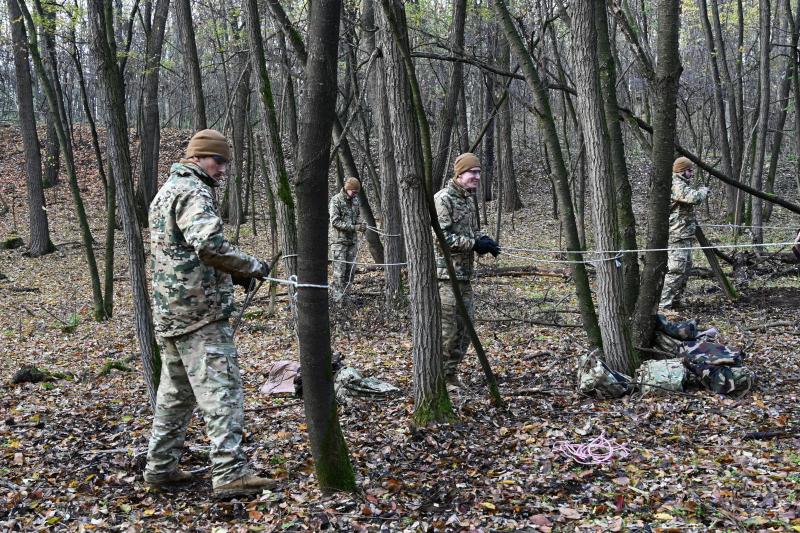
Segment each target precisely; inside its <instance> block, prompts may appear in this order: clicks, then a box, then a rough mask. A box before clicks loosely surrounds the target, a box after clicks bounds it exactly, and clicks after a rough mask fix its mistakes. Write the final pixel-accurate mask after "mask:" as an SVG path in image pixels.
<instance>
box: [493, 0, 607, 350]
mask: <svg viewBox="0 0 800 533" xmlns="http://www.w3.org/2000/svg"><path fill="white" fill-rule="evenodd" d="M494 8H495V11H496V12H497V14H498V17H499V18H500V20H501V23H502V27H503V32H504V33H505V35H506V38H507V39H508V42H509V44H510V46H511V51H512V53H513V54H514V56H515V57H516V58H517V61H518V62H519V63H520V64H521V65H522V71H523V73H524V75H525V81H526V82H527V83H528V86H529V87H530V89H531V91H532V92H533V99H534V105H535V108H536V109H537V112H538V118H539V123H540V125H541V126H542V136H543V137H544V141H545V145H546V146H547V149H548V153H549V156H550V162H551V166H552V169H553V176H554V178H555V188H556V195H557V197H558V212H559V217H560V220H561V225H562V228H563V229H564V232H565V233H566V238H567V250H568V252H567V257H568V258H569V260H570V261H574V263H572V264H571V265H570V266H571V270H572V275H573V279H574V280H575V292H576V293H577V296H578V307H579V308H580V311H581V318H582V320H583V327H584V329H585V330H586V334H587V336H588V337H589V344H590V345H592V346H594V347H601V346H602V339H601V336H600V328H599V326H598V324H597V315H596V314H595V310H594V303H593V301H592V293H591V290H590V289H589V277H588V275H587V273H586V266H585V265H584V264H583V263H582V261H583V259H584V258H583V254H581V253H580V252H581V244H580V240H579V238H578V228H577V226H576V225H575V214H574V210H573V208H572V199H571V198H570V189H569V181H568V180H569V177H568V175H567V167H566V165H565V164H564V154H563V152H562V151H561V144H560V142H559V139H558V133H557V132H556V124H555V120H554V118H553V112H552V109H551V108H550V97H549V95H548V94H547V90H546V89H545V86H544V84H543V83H542V80H541V78H540V77H539V73H538V71H537V69H536V66H535V64H534V62H533V58H532V57H531V55H530V53H529V52H528V50H527V49H526V48H525V45H524V44H523V43H522V38H521V37H520V35H519V33H518V31H517V28H516V26H514V21H513V19H512V18H511V14H510V13H509V11H508V8H507V6H506V3H505V0H494Z"/></svg>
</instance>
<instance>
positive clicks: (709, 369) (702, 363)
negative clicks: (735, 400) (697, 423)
mask: <svg viewBox="0 0 800 533" xmlns="http://www.w3.org/2000/svg"><path fill="white" fill-rule="evenodd" d="M684 351H685V353H686V355H685V356H684V358H683V363H684V365H685V366H686V367H687V368H688V369H689V370H690V371H691V374H692V377H693V378H694V380H696V381H697V383H699V384H700V385H702V386H703V387H705V388H707V389H709V390H712V391H714V392H716V393H717V394H728V395H731V394H732V395H737V396H741V395H742V394H745V393H746V392H747V391H749V390H750V388H751V387H752V386H753V383H754V382H755V374H754V373H753V372H752V371H751V370H750V369H748V368H747V367H745V366H743V365H742V352H735V351H733V350H731V349H730V348H728V347H727V346H724V345H722V344H719V343H716V342H709V341H696V342H687V343H684Z"/></svg>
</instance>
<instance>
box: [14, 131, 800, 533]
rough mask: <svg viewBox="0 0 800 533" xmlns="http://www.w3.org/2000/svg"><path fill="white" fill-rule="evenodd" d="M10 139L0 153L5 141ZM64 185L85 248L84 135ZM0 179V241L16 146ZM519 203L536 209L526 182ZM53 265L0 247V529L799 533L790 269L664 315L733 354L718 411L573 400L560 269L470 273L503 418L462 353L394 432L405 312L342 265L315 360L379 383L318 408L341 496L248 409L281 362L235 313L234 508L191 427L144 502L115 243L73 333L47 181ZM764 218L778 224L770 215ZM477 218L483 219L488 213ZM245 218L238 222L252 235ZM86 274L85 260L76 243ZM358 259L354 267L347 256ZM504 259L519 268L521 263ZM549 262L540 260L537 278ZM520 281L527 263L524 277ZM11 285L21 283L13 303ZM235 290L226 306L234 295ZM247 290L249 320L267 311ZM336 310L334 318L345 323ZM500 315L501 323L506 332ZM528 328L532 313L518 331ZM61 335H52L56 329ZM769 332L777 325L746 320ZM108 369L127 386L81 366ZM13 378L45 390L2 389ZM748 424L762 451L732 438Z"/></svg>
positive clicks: (539, 193) (283, 332) (140, 413)
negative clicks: (596, 446) (97, 315)
mask: <svg viewBox="0 0 800 533" xmlns="http://www.w3.org/2000/svg"><path fill="white" fill-rule="evenodd" d="M15 135H16V133H15V132H14V131H13V130H12V129H11V128H2V129H0V142H2V143H3V145H5V146H17V145H18V144H19V143H18V141H15V140H14V136H15ZM185 136H186V135H185V132H183V133H182V132H166V131H165V132H164V134H163V135H162V139H163V145H162V164H161V170H162V171H165V170H166V168H167V167H168V165H169V162H170V161H171V160H172V159H174V158H176V157H177V156H179V155H180V152H181V150H182V147H181V143H182V141H183V140H185V139H184V138H185ZM76 146H77V150H78V153H79V154H80V156H79V157H78V158H77V159H78V161H80V165H82V167H83V170H84V171H83V172H81V173H80V174H81V190H82V194H83V195H84V200H85V201H86V203H87V206H88V209H89V214H90V217H91V225H92V231H93V234H94V235H95V238H96V239H102V236H103V234H104V233H103V231H104V230H103V228H104V220H103V191H102V186H101V185H100V184H99V182H98V179H97V172H96V170H95V169H94V162H93V158H92V157H91V145H90V144H89V139H88V136H86V135H85V134H84V135H82V136H80V135H79V136H78V138H77V139H76ZM0 158H1V159H0V170H2V171H3V173H4V175H5V176H7V177H8V179H7V181H6V183H4V185H3V196H4V198H5V199H6V200H7V201H9V202H13V213H8V214H6V215H5V216H3V217H1V218H0V232H1V234H2V235H4V236H5V235H8V234H10V233H12V232H13V231H14V229H16V230H17V232H18V233H19V234H20V235H21V236H23V238H26V235H25V231H24V228H25V226H26V221H27V211H26V210H27V205H26V201H25V194H24V193H25V184H24V176H23V175H22V169H23V166H22V164H21V161H22V159H21V158H22V153H21V151H19V150H18V151H16V152H15V151H13V150H10V151H8V152H6V153H5V154H0ZM531 181H532V182H533V184H532V185H531V186H530V190H529V191H527V194H528V195H529V197H530V199H531V200H530V201H529V205H536V204H535V199H536V198H548V196H547V194H548V193H547V189H546V185H545V184H544V182H543V181H542V180H540V179H538V178H532V180H531ZM45 194H46V196H47V200H48V214H49V216H50V223H51V228H52V232H53V239H54V242H55V243H56V244H58V245H59V246H58V251H57V252H56V253H54V254H51V255H48V256H45V257H42V258H38V259H31V258H27V257H25V256H24V255H23V254H22V251H23V250H10V251H3V252H0V272H2V273H3V274H4V275H5V276H6V278H5V279H2V281H0V302H1V303H2V309H3V310H4V312H3V313H2V316H0V353H2V357H0V379H2V382H3V385H2V386H3V388H2V395H0V457H2V460H0V527H2V528H3V529H7V530H21V531H34V530H55V531H59V530H65V531H66V530H69V531H176V530H181V531H193V530H194V531H216V532H228V531H229V532H235V531H303V530H311V531H317V530H344V531H516V530H523V529H524V530H529V531H623V530H624V531H662V532H668V531H708V530H731V531H786V530H794V531H800V507H799V506H798V503H797V496H798V491H799V490H800V452H798V449H800V446H798V445H799V444H800V438H798V434H797V433H796V431H798V428H800V417H798V390H799V389H798V383H800V371H799V370H798V365H797V349H798V346H800V342H799V341H800V328H799V327H798V324H800V310H799V309H798V307H800V305H798V303H799V302H800V288H799V284H798V274H797V272H796V271H795V272H794V273H793V274H790V275H788V276H782V277H781V278H780V279H778V280H775V279H766V277H764V276H762V277H759V276H758V275H754V276H751V277H749V278H748V279H746V280H744V281H741V280H740V282H739V283H740V289H741V290H742V292H743V299H742V301H741V302H740V303H738V304H731V303H729V302H727V301H725V300H724V298H723V297H722V295H721V293H720V292H719V291H718V290H716V287H715V286H714V285H713V284H712V282H711V281H709V280H707V279H698V278H692V280H691V282H690V285H689V289H688V298H687V299H688V306H687V308H686V309H684V310H682V311H681V312H680V314H679V315H673V317H694V318H697V319H699V320H700V321H701V323H702V324H707V325H713V326H716V327H717V328H718V329H719V330H720V331H721V332H722V334H723V335H724V337H725V338H726V341H727V342H728V344H730V345H732V346H739V347H748V350H747V355H746V359H745V362H746V364H748V365H749V366H750V367H751V368H753V369H754V370H755V371H756V373H757V374H758V378H759V383H758V385H757V387H756V388H755V389H754V390H753V391H751V392H750V393H748V394H747V395H745V396H744V397H742V398H739V399H733V398H726V397H722V396H718V395H715V394H713V393H711V392H707V391H700V392H696V393H692V394H690V395H675V394H673V395H667V396H658V395H656V396H644V397H642V396H634V397H627V398H624V399H621V400H616V401H595V400H592V399H590V398H585V397H582V396H580V395H579V394H578V393H577V392H576V391H575V383H574V367H575V364H576V361H577V357H578V356H579V355H581V354H582V353H583V352H584V351H585V350H586V342H585V337H584V336H583V333H582V330H581V329H580V328H568V327H553V326H543V325H538V324H536V323H533V322H535V321H536V320H540V319H542V320H543V321H547V322H550V323H558V324H575V323H576V322H575V321H576V320H578V315H576V314H575V313H574V311H573V312H570V309H572V310H574V309H575V306H576V303H575V301H574V297H573V292H572V290H571V285H570V281H569V279H568V278H567V277H564V276H556V277H552V276H547V277H544V276H528V275H522V276H509V277H501V276H494V275H492V272H493V270H494V269H495V268H496V267H507V266H520V265H519V262H518V261H517V262H515V261H510V260H509V261H505V260H503V259H502V256H501V260H498V261H494V260H483V261H482V262H481V264H480V265H479V271H480V272H481V275H480V277H479V279H478V280H476V282H475V284H474V286H475V290H476V301H477V312H476V316H477V318H478V323H477V326H478V332H479V334H480V336H481V339H482V341H483V342H484V345H485V348H486V351H487V353H488V355H489V357H490V360H491V362H492V365H493V368H494V370H495V372H496V373H497V375H498V380H499V383H500V387H501V391H502V394H503V396H504V398H505V399H506V401H507V405H506V406H505V407H504V408H496V407H493V406H492V405H491V404H490V403H489V401H488V394H487V391H486V387H485V381H484V378H483V376H482V374H481V371H480V367H479V366H478V364H477V362H476V361H475V359H474V355H472V352H470V354H469V355H468V357H467V360H466V361H465V363H464V366H463V377H464V381H465V382H466V383H467V386H466V388H465V389H463V390H461V391H459V392H458V393H457V394H454V395H453V402H454V406H455V409H456V411H457V414H458V422H456V423H453V424H447V425H438V426H433V427H430V428H426V429H416V430H414V429H412V428H410V427H409V419H410V413H411V412H412V410H413V404H412V400H411V399H412V397H413V395H412V383H411V338H410V331H409V329H408V320H407V319H406V316H405V312H403V313H401V314H400V315H399V316H394V317H391V316H387V315H386V314H385V313H384V312H383V311H382V295H381V288H382V281H381V274H380V272H364V271H361V272H359V273H358V275H357V277H356V281H355V283H354V285H353V287H352V289H351V290H352V294H351V303H350V304H349V305H348V306H347V307H346V308H345V309H339V310H334V313H333V315H332V316H333V339H332V344H333V349H334V350H336V351H339V352H341V353H343V354H344V355H345V361H346V362H347V364H349V365H352V366H355V367H356V368H358V369H359V370H361V371H362V372H363V373H364V374H365V375H374V376H376V377H378V378H380V379H383V380H386V381H388V382H390V383H393V384H395V385H396V386H398V387H399V388H400V389H401V391H402V394H400V395H398V396H397V397H395V398H391V399H387V400H382V401H379V402H375V401H368V400H363V401H357V402H355V403H352V404H350V405H346V406H340V410H339V413H340V418H341V422H342V426H343V428H344V432H345V437H346V439H347V442H348V445H349V448H350V453H351V457H352V461H353V464H354V467H355V470H356V473H357V476H358V485H359V489H360V492H359V494H357V495H348V494H335V495H324V494H322V493H320V491H319V490H318V488H317V486H316V483H315V478H314V469H313V464H312V461H311V456H310V453H309V450H308V445H307V440H306V433H305V431H306V428H305V423H304V414H303V406H302V403H301V402H299V401H297V400H295V399H293V398H288V397H287V398H278V397H265V396H261V395H259V393H258V387H259V386H260V385H261V384H262V383H263V381H264V380H265V379H266V369H267V368H268V367H269V366H270V364H271V363H272V362H274V361H276V360H280V359H296V358H297V352H296V347H295V344H294V335H293V333H292V332H291V329H290V320H289V317H288V312H287V309H286V304H287V302H286V300H285V297H284V298H282V299H281V298H279V300H278V303H279V305H278V307H277V312H276V315H275V316H273V317H266V316H265V315H263V314H262V315H260V316H258V314H257V313H256V314H254V315H253V318H250V319H246V320H245V321H244V322H243V326H242V328H241V331H240V332H239V334H238V335H237V344H238V348H239V359H240V365H241V367H242V373H243V379H244V383H245V391H246V396H245V410H246V413H245V416H246V423H245V438H244V447H245V451H246V454H247V456H248V457H249V458H251V461H252V466H253V467H254V468H255V469H256V470H257V471H259V472H262V473H263V474H265V475H267V476H269V477H273V478H275V479H277V480H278V482H279V484H278V488H277V489H276V490H275V491H274V492H266V493H264V494H263V495H261V496H260V497H257V498H254V499H252V500H248V501H231V502H216V501H213V500H212V499H211V485H210V473H209V468H208V466H209V465H208V449H209V443H208V441H207V439H206V438H205V435H204V432H203V424H202V421H201V419H200V418H199V416H197V414H195V415H194V417H193V419H192V422H191V425H190V428H189V434H188V437H187V441H186V442H187V449H186V451H185V454H184V457H183V459H182V467H183V468H186V469H191V470H193V471H194V472H196V474H197V477H198V480H197V481H196V482H194V483H193V484H192V485H190V486H188V487H187V488H185V489H184V490H181V491H176V492H171V493H155V492H148V491H147V490H146V489H145V486H144V483H143V480H142V468H143V465H144V458H145V454H146V449H147V440H148V436H149V429H150V421H151V418H150V409H149V406H148V404H147V401H146V392H145V387H144V383H143V381H142V378H141V364H140V362H139V360H138V354H137V350H136V340H135V335H134V330H133V327H134V326H133V314H132V313H133V311H132V309H133V308H132V302H131V295H130V291H129V289H128V285H127V284H128V283H129V280H128V278H127V269H128V268H127V257H126V252H125V245H124V239H123V237H122V235H121V234H119V233H118V234H117V237H116V255H117V257H116V260H115V261H116V264H115V277H116V282H115V283H116V285H115V302H114V303H115V312H114V318H113V319H112V320H111V321H109V322H103V323H96V322H93V321H92V320H91V293H90V291H89V290H88V289H87V287H88V286H89V281H88V276H87V275H86V272H85V270H86V269H85V266H84V258H83V254H82V251H81V249H80V246H79V245H77V244H75V243H77V242H78V241H79V237H78V233H77V224H76V223H75V220H74V214H73V211H72V208H71V201H70V199H69V196H68V194H67V192H66V186H65V185H64V184H62V185H60V186H58V187H55V188H53V189H48V190H47V191H46V193H45ZM546 211H547V210H546V209H535V208H527V209H525V210H523V211H522V212H520V213H517V214H516V215H515V219H514V222H513V225H514V230H506V231H507V234H506V235H504V242H505V243H506V244H507V245H514V246H519V247H531V248H534V247H557V246H558V242H556V240H555V239H551V240H550V241H547V240H543V239H544V237H543V236H544V235H551V236H552V235H558V226H557V223H556V222H554V221H553V220H551V219H550V218H548V216H547V213H546ZM782 215H783V214H782V213H780V212H779V211H778V210H776V212H775V216H776V217H780V216H782ZM490 219H491V217H490ZM260 222H261V221H260V220H259V223H260ZM248 227H249V226H243V228H242V235H243V236H242V242H241V246H242V247H243V248H244V249H245V250H247V251H249V252H252V253H254V254H256V255H260V256H269V255H270V254H269V250H270V248H269V243H268V242H267V238H266V237H264V235H267V234H268V230H267V229H266V228H265V227H264V226H263V225H262V226H260V227H259V234H258V235H256V236H254V235H253V234H252V231H251V230H249V229H246V228H248ZM95 253H96V254H97V255H98V262H99V263H100V265H101V268H102V264H103V249H102V246H101V245H98V246H97V247H96V249H95ZM364 259H365V260H369V258H368V257H366V256H365V257H364ZM523 266H524V265H523ZM548 266H549V265H548ZM542 268H547V267H546V266H545V267H542ZM26 289H30V290H26ZM239 296H240V297H241V296H242V295H241V294H239ZM267 303H268V302H267V295H266V292H264V293H260V294H259V295H258V296H257V297H256V298H255V301H254V303H253V306H254V307H263V308H266V306H267ZM345 317H348V318H347V319H346V320H345ZM509 317H512V318H509ZM534 319H535V320H534ZM65 322H67V323H74V324H75V327H74V331H72V332H71V333H70V332H67V331H65V330H64V328H63V326H64V324H63V323H65ZM775 322H781V323H785V324H789V325H784V326H778V327H766V328H764V329H763V330H760V331H753V330H751V328H752V327H753V326H758V325H764V324H769V323H775ZM112 361H123V362H124V363H125V364H126V365H128V366H130V367H132V369H133V371H132V372H125V371H122V370H113V369H112V370H110V371H108V372H106V373H105V374H104V375H101V374H102V373H101V370H102V369H103V368H105V367H106V366H107V364H108V363H109V362H112ZM26 365H34V366H36V367H37V368H39V369H41V370H43V371H47V372H50V373H52V374H55V373H61V374H60V375H64V376H65V377H64V378H63V379H55V380H48V381H43V382H39V383H23V384H18V385H12V384H11V383H10V381H11V377H12V376H13V375H14V373H15V372H16V371H17V370H19V369H20V368H22V367H23V366H26ZM756 431H762V432H766V431H773V432H781V431H782V432H783V433H782V434H780V435H779V437H780V438H770V439H760V438H745V437H746V436H747V435H748V434H752V433H753V432H756ZM601 434H605V435H606V436H607V437H608V438H610V439H614V440H615V441H616V442H617V443H619V444H623V445H624V446H625V447H626V448H627V449H628V450H629V452H630V456H628V457H627V458H625V459H622V460H614V461H612V462H610V463H608V464H604V465H581V464H578V463H576V462H574V461H571V460H568V459H566V458H564V457H563V456H562V455H561V454H560V453H558V452H557V451H556V449H555V447H556V444H557V443H559V442H563V441H568V442H572V443H586V442H589V441H590V440H592V439H593V438H595V437H598V436H600V435H601Z"/></svg>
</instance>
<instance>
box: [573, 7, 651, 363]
mask: <svg viewBox="0 0 800 533" xmlns="http://www.w3.org/2000/svg"><path fill="white" fill-rule="evenodd" d="M572 6H573V11H572V49H573V54H574V60H573V69H574V71H575V87H576V89H577V91H578V98H577V111H578V121H579V122H580V124H581V129H582V131H583V138H584V142H585V143H586V144H585V150H586V163H587V165H586V166H587V168H588V174H589V179H590V183H591V186H592V188H593V190H594V194H593V195H592V220H593V224H594V237H595V246H597V249H598V250H619V244H620V238H619V228H618V225H617V208H616V200H615V191H614V173H613V171H612V166H611V147H610V142H609V135H608V130H607V127H606V121H605V109H604V106H603V95H602V94H601V91H600V73H599V70H600V69H599V61H598V58H597V53H596V50H597V28H596V27H595V17H596V11H595V8H594V1H593V0H577V1H576V2H574V3H573V4H572ZM601 31H605V28H602V30H601ZM596 258H597V260H598V262H597V263H596V267H597V308H598V319H599V320H598V322H599V325H600V333H601V335H602V338H603V352H604V354H605V360H606V363H607V364H608V365H609V366H610V367H611V369H612V370H615V371H617V372H622V373H624V374H627V375H633V371H634V370H635V369H636V367H637V366H638V361H637V359H636V357H635V352H634V351H633V350H632V347H631V335H630V325H629V322H628V320H627V319H626V313H625V302H624V292H623V279H622V269H621V268H620V267H621V263H618V262H617V260H616V259H614V258H612V257H611V256H610V255H608V254H598V255H597V256H596ZM618 265H619V266H618Z"/></svg>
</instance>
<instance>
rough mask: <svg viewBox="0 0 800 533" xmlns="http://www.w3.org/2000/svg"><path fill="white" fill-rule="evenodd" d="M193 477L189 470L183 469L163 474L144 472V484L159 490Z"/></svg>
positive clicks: (183, 482) (181, 483)
mask: <svg viewBox="0 0 800 533" xmlns="http://www.w3.org/2000/svg"><path fill="white" fill-rule="evenodd" d="M193 479H194V476H193V475H192V473H191V472H187V471H185V470H173V471H171V472H166V473H164V474H149V473H147V472H145V473H144V484H145V486H146V487H148V488H151V489H154V490H161V489H165V488H171V487H175V486H177V485H184V484H186V483H189V482H190V481H192V480H193Z"/></svg>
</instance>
